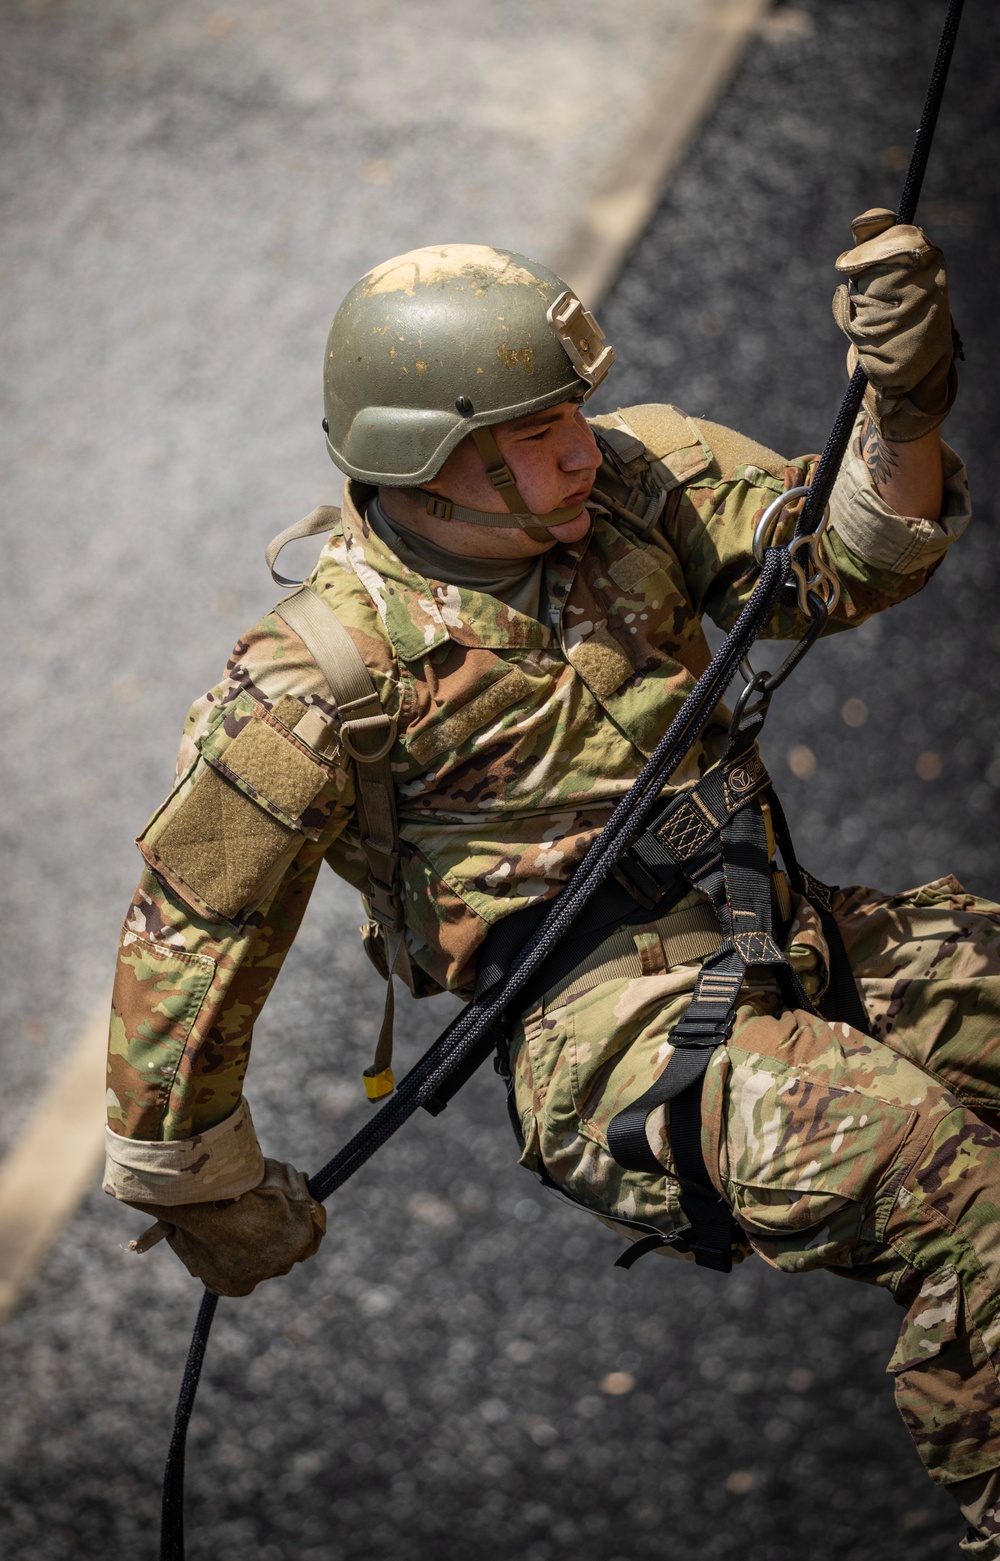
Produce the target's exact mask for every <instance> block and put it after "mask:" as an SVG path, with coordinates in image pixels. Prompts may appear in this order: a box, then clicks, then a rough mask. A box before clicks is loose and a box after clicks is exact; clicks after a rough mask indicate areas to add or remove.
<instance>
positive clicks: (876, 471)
mask: <svg viewBox="0 0 1000 1561" xmlns="http://www.w3.org/2000/svg"><path fill="white" fill-rule="evenodd" d="M861 454H862V456H863V458H864V463H865V465H866V466H867V468H868V470H869V471H870V472H871V474H872V480H873V482H875V484H876V485H877V484H878V483H881V482H889V481H891V479H892V477H893V474H894V472H895V470H896V467H897V466H898V464H899V457H898V455H897V454H896V452H895V450H891V449H890V448H889V446H888V444H887V443H886V441H885V440H884V439H883V438H882V435H881V434H880V433H879V431H878V428H877V427H876V425H875V424H874V423H873V422H872V420H871V418H869V419H868V421H867V422H866V423H865V426H864V428H863V429H862V430H861Z"/></svg>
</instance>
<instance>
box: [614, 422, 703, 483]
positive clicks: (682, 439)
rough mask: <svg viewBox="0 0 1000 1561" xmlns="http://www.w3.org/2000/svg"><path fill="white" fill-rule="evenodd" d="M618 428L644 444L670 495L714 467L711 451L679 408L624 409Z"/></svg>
mask: <svg viewBox="0 0 1000 1561" xmlns="http://www.w3.org/2000/svg"><path fill="white" fill-rule="evenodd" d="M617 427H618V428H620V429H622V430H623V431H624V432H626V433H629V434H632V435H634V436H635V438H636V439H638V440H640V441H641V443H642V445H643V448H644V450H645V452H646V458H647V460H648V461H649V463H650V467H651V470H652V473H653V476H654V477H655V479H656V481H657V482H658V483H660V485H661V486H662V487H663V488H664V489H666V491H667V492H670V490H671V489H673V488H676V487H678V486H679V485H680V484H681V483H682V482H691V481H692V479H693V478H695V477H699V476H700V475H701V473H702V472H703V471H705V470H706V469H707V468H708V466H709V465H710V464H711V460H712V453H711V451H710V450H709V449H708V446H707V445H706V444H705V442H704V441H703V439H702V437H701V434H700V433H699V432H698V429H697V428H696V426H695V424H694V423H693V422H692V421H691V419H690V418H688V417H685V415H684V413H683V412H682V411H681V410H680V408H679V407H675V406H669V405H667V404H666V403H663V404H658V403H656V402H649V403H648V404H645V405H643V406H635V407H622V408H621V409H620V410H619V411H618V413H617Z"/></svg>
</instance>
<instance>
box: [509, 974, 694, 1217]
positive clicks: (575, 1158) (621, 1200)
mask: <svg viewBox="0 0 1000 1561" xmlns="http://www.w3.org/2000/svg"><path fill="white" fill-rule="evenodd" d="M625 984H626V983H623V982H618V983H617V984H612V983H608V986H609V988H610V987H611V986H612V985H616V986H617V988H619V989H620V988H622V987H623V986H624V985H625ZM588 1000H590V1007H591V1008H592V1004H593V994H592V993H588V994H585V995H584V996H582V997H580V998H578V999H577V1000H576V1002H575V1003H573V1002H571V1003H566V1004H561V1005H559V1006H557V1007H554V1008H551V1009H548V1010H546V1011H545V1012H544V1013H543V1012H542V1011H540V1010H536V1011H535V1012H533V1013H531V1014H529V1015H527V1016H526V1017H525V1019H524V1021H523V1026H522V1028H521V1030H519V1032H517V1033H516V1035H515V1037H514V1040H513V1042H512V1048H511V1066H512V1072H513V1077H514V1099H515V1103H516V1109H517V1116H518V1120H519V1122H520V1125H521V1131H522V1134H523V1138H524V1145H525V1147H524V1150H523V1153H522V1155H521V1161H520V1163H521V1164H522V1165H523V1166H526V1167H527V1169H528V1170H531V1171H534V1172H535V1174H536V1175H540V1174H542V1173H545V1174H546V1175H547V1176H549V1177H551V1179H552V1180H553V1181H554V1182H555V1183H556V1184H557V1185H558V1186H559V1187H560V1188H561V1189H563V1191H564V1192H565V1193H566V1195H567V1196H568V1197H569V1198H571V1199H572V1200H573V1202H575V1203H578V1204H580V1205H582V1206H583V1207H584V1208H586V1209H587V1210H589V1212H590V1213H592V1214H595V1215H596V1216H597V1218H598V1219H600V1220H602V1222H604V1223H608V1224H610V1225H611V1226H612V1228H614V1229H615V1230H616V1232H617V1233H618V1234H619V1235H620V1236H622V1237H626V1238H627V1237H628V1236H629V1235H630V1234H631V1232H630V1229H629V1227H628V1226H625V1227H623V1226H621V1225H615V1224H614V1222H615V1221H616V1220H624V1221H630V1220H631V1221H639V1222H641V1223H642V1224H643V1225H648V1226H649V1227H651V1228H653V1229H656V1230H662V1231H663V1232H664V1233H667V1232H669V1231H672V1230H675V1229H677V1227H678V1226H680V1225H684V1224H686V1223H687V1221H686V1219H685V1216H684V1214H683V1211H682V1210H681V1207H680V1198H679V1188H678V1183H677V1180H676V1178H675V1177H673V1176H671V1175H669V1174H668V1173H667V1171H666V1169H664V1171H663V1174H662V1176H656V1175H654V1174H653V1173H652V1172H643V1171H628V1170H626V1169H625V1168H624V1167H623V1166H620V1165H619V1164H618V1162H617V1161H616V1160H615V1159H614V1158H613V1157H612V1155H611V1154H610V1152H609V1150H608V1145H607V1138H606V1134H605V1133H604V1132H603V1131H601V1129H600V1128H599V1127H597V1126H596V1125H595V1123H594V1121H593V1120H592V1119H591V1118H589V1117H587V1116H584V1115H583V1114H582V1113H581V1109H580V1101H579V1087H580V1084H579V1050H580V1048H581V1046H586V1045H588V1044H590V1043H589V1042H588V1036H590V1035H591V1034H594V1035H596V1034H597V1031H596V1030H595V1029H594V1025H593V1023H592V1019H593V1015H592V1013H591V1014H590V1017H589V1019H588V1016H587V1013H586V1012H584V1013H583V1014H582V1015H581V1005H582V1004H586V1003H588ZM606 1017H607V1018H608V1020H609V1021H613V1019H614V1015H613V1014H612V1013H611V1012H610V1011H609V1013H608V1015H607V1016H606ZM613 1030H614V1023H613V1022H611V1023H609V1024H608V1026H606V1028H605V1030H604V1031H603V1032H602V1033H603V1034H605V1036H606V1037H607V1036H609V1035H610V1034H611V1033H612V1032H613ZM618 1039H619V1040H620V1039H621V1038H620V1037H619V1038H618ZM593 1044H594V1045H596V1041H595V1042H594V1043H593ZM627 1044H628V1039H627V1036H626V1039H625V1041H624V1042H622V1044H621V1046H620V1047H619V1048H618V1049H619V1050H621V1051H624V1050H625V1049H626V1047H627ZM650 1082H652V1081H651V1080H650ZM634 1087H635V1091H636V1093H637V1094H641V1093H642V1088H641V1086H640V1085H638V1084H636V1085H635V1086H634ZM640 1233H641V1232H640Z"/></svg>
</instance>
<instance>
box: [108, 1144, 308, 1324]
mask: <svg viewBox="0 0 1000 1561" xmlns="http://www.w3.org/2000/svg"><path fill="white" fill-rule="evenodd" d="M129 1201H130V1202H131V1200H129ZM132 1208H134V1209H141V1210H142V1212H143V1213H144V1214H149V1215H151V1216H152V1217H153V1218H154V1219H156V1220H158V1221H160V1225H159V1226H154V1227H153V1229H152V1230H151V1231H147V1232H146V1233H145V1235H144V1236H140V1238H139V1239H138V1241H134V1242H132V1243H131V1246H132V1250H133V1251H135V1252H144V1251H146V1250H148V1248H149V1247H150V1246H151V1245H152V1244H153V1242H154V1241H155V1240H157V1239H159V1236H160V1235H161V1234H165V1235H166V1239H167V1241H168V1242H169V1243H170V1245H171V1247H172V1248H173V1250H174V1251H175V1252H176V1254H177V1256H178V1257H179V1258H180V1260H181V1262H182V1263H183V1264H184V1267H185V1268H186V1269H187V1271H188V1273H189V1274H193V1275H194V1277H195V1279H200V1280H201V1282H202V1284H203V1285H206V1286H207V1287H208V1289H209V1290H212V1291H214V1293H215V1294H216V1295H234V1296H235V1295H249V1294H250V1292H251V1291H252V1290H254V1289H255V1288H256V1286H257V1285H259V1284H260V1282H261V1280H262V1279H273V1278H274V1277H275V1276H276V1275H278V1274H287V1273H288V1271H289V1269H290V1268H291V1267H292V1266H293V1264H295V1263H301V1262H302V1261H303V1259H304V1258H307V1257H312V1255H313V1253H314V1252H316V1251H317V1250H318V1248H319V1244H320V1242H321V1241H322V1239H323V1237H324V1235H325V1234H326V1210H325V1209H324V1207H323V1205H322V1204H321V1203H317V1202H316V1200H315V1198H311V1197H310V1195H309V1188H308V1185H307V1182H306V1177H305V1174H304V1173H303V1172H302V1171H297V1170H296V1169H295V1167H294V1166H291V1165H283V1164H282V1163H281V1162H280V1161H279V1160H265V1161H264V1179H263V1181H261V1182H260V1183H259V1184H258V1186H256V1187H254V1188H252V1189H251V1191H250V1192H245V1193H244V1194H243V1195H242V1197H239V1198H227V1199H220V1200H219V1201H218V1202H216V1203H182V1204H177V1205H169V1206H168V1205H166V1204H157V1203H135V1202H132ZM161 1227H162V1228H161Z"/></svg>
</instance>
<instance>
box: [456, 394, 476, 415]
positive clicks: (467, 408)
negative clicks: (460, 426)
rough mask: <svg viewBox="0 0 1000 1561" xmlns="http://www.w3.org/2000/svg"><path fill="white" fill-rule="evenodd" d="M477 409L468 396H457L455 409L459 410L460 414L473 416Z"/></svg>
mask: <svg viewBox="0 0 1000 1561" xmlns="http://www.w3.org/2000/svg"><path fill="white" fill-rule="evenodd" d="M475 410H476V409H475V407H474V406H473V405H472V402H471V401H470V400H469V398H468V396H456V398H455V411H456V412H458V413H459V414H460V416H462V417H472V415H473V413H474V412H475Z"/></svg>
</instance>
